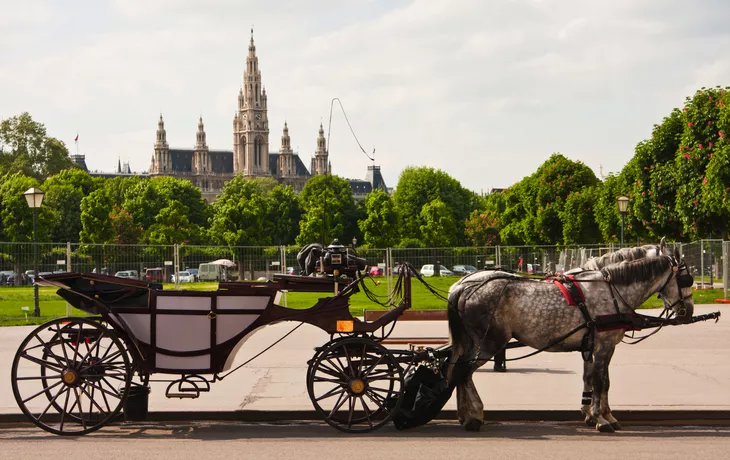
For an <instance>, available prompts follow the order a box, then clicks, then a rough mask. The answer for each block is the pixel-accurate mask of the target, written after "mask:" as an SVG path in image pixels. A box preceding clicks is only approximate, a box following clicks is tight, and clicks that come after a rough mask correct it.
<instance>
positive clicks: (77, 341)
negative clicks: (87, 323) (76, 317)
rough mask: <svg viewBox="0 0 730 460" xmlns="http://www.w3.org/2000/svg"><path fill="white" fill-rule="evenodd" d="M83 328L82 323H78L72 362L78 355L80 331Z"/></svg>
mask: <svg viewBox="0 0 730 460" xmlns="http://www.w3.org/2000/svg"><path fill="white" fill-rule="evenodd" d="M82 330H84V323H79V330H78V332H77V333H76V346H75V347H74V359H73V362H77V361H76V360H77V359H78V357H79V348H81V331H82Z"/></svg>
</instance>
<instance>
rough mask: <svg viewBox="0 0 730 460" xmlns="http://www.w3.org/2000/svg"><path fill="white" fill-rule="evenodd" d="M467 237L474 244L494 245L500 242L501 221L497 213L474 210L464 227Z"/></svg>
mask: <svg viewBox="0 0 730 460" xmlns="http://www.w3.org/2000/svg"><path fill="white" fill-rule="evenodd" d="M464 231H465V232H466V237H467V239H468V240H469V241H470V242H471V244H472V245H474V246H494V245H497V244H499V243H500V241H499V231H500V221H499V216H498V215H496V213H494V212H491V211H486V210H479V209H477V210H474V211H473V212H472V213H471V215H470V216H469V219H467V220H466V225H465V228H464Z"/></svg>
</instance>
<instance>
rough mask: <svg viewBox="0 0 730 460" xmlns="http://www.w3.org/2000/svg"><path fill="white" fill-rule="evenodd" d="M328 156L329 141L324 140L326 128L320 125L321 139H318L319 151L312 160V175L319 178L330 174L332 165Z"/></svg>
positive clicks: (315, 152)
mask: <svg viewBox="0 0 730 460" xmlns="http://www.w3.org/2000/svg"><path fill="white" fill-rule="evenodd" d="M328 156H329V155H328V154H327V140H326V139H325V138H324V128H322V123H320V124H319V137H318V138H317V150H315V151H314V158H312V175H313V176H319V175H322V174H329V173H330V165H329V160H328Z"/></svg>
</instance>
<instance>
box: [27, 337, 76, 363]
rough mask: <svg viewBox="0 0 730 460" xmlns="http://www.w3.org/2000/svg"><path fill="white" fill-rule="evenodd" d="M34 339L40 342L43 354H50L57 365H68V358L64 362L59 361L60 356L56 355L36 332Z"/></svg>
mask: <svg viewBox="0 0 730 460" xmlns="http://www.w3.org/2000/svg"><path fill="white" fill-rule="evenodd" d="M35 338H36V340H38V341H39V342H40V343H41V346H42V347H43V349H44V350H45V352H44V354H47V355H48V356H51V357H52V358H53V359H55V360H56V362H57V363H58V365H59V366H61V367H64V366H68V360H66V364H64V363H62V362H61V357H60V356H58V355H56V354H55V353H54V352H53V351H51V347H49V346H48V343H46V342H45V341H44V340H43V339H42V338H41V336H40V335H38V334H36V336H35Z"/></svg>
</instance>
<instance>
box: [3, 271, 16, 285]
mask: <svg viewBox="0 0 730 460" xmlns="http://www.w3.org/2000/svg"><path fill="white" fill-rule="evenodd" d="M11 276H12V277H13V278H15V273H13V271H12V270H5V271H0V285H2V286H5V285H10V281H8V280H9V279H10V277H11Z"/></svg>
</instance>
